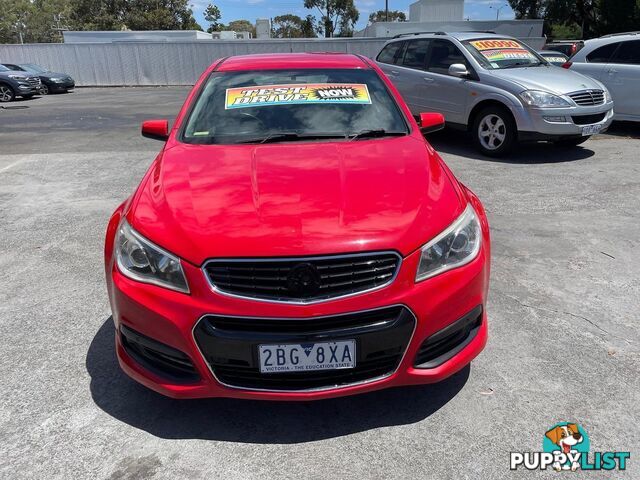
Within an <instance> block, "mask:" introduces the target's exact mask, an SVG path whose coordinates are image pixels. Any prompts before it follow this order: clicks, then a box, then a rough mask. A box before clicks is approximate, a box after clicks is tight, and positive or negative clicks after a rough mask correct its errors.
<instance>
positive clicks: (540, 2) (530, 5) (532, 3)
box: [509, 0, 546, 19]
mask: <svg viewBox="0 0 640 480" xmlns="http://www.w3.org/2000/svg"><path fill="white" fill-rule="evenodd" d="M545 3H546V1H545V0H509V5H510V6H511V10H513V12H514V13H515V15H516V18H517V19H524V18H543V15H544V10H545Z"/></svg>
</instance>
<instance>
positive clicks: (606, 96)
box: [602, 86, 613, 103]
mask: <svg viewBox="0 0 640 480" xmlns="http://www.w3.org/2000/svg"><path fill="white" fill-rule="evenodd" d="M602 91H603V92H604V103H609V102H610V101H612V100H613V98H611V93H610V92H609V90H608V89H607V87H605V86H603V87H602Z"/></svg>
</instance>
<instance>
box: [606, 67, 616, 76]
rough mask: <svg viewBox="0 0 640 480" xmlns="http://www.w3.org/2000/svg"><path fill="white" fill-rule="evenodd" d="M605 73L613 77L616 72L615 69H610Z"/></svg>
mask: <svg viewBox="0 0 640 480" xmlns="http://www.w3.org/2000/svg"><path fill="white" fill-rule="evenodd" d="M607 73H608V74H609V75H613V74H614V73H618V70H616V69H615V68H612V69H610V70H609V71H608V72H607Z"/></svg>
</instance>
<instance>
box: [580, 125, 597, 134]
mask: <svg viewBox="0 0 640 480" xmlns="http://www.w3.org/2000/svg"><path fill="white" fill-rule="evenodd" d="M600 130H602V125H587V126H586V127H582V136H583V137H586V136H587V135H595V134H596V133H600Z"/></svg>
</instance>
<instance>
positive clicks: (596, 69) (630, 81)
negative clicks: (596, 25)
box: [563, 32, 640, 122]
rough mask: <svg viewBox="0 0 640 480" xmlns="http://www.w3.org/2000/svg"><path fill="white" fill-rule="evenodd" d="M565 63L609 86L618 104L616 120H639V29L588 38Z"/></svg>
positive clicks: (566, 65)
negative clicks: (582, 46)
mask: <svg viewBox="0 0 640 480" xmlns="http://www.w3.org/2000/svg"><path fill="white" fill-rule="evenodd" d="M563 66H564V67H565V68H570V69H571V71H574V72H580V73H584V74H585V75H589V76H590V77H593V78H595V79H596V80H599V81H600V82H602V83H604V84H605V85H606V87H607V88H608V89H609V91H610V92H611V96H612V97H613V100H614V102H615V103H616V116H615V119H616V120H629V121H633V122H640V95H638V94H639V93H640V32H631V33H616V34H613V35H606V36H604V37H600V38H594V39H593V40H587V41H586V42H584V48H583V49H582V50H580V51H579V52H578V53H576V54H575V55H574V56H573V57H571V58H570V59H569V61H568V62H567V63H565V64H564V65H563Z"/></svg>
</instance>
